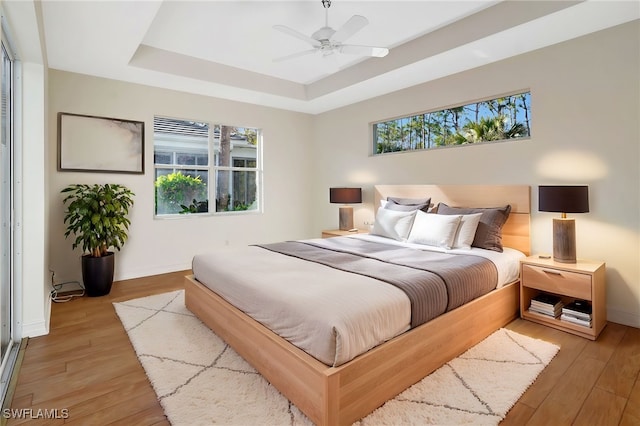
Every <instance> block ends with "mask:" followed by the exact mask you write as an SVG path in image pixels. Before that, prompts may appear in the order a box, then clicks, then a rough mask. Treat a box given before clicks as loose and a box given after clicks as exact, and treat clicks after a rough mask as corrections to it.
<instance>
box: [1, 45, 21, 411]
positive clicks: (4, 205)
mask: <svg viewBox="0 0 640 426" xmlns="http://www.w3.org/2000/svg"><path fill="white" fill-rule="evenodd" d="M7 44H8V43H7V42H6V37H5V34H4V33H3V34H2V43H1V45H0V94H1V97H0V103H1V104H2V105H1V111H2V114H1V116H0V359H1V363H0V398H1V399H0V400H4V399H5V396H6V393H7V388H8V385H9V379H10V377H11V372H12V370H13V367H14V363H15V359H16V355H17V348H18V347H19V339H18V337H17V333H16V329H15V327H14V324H15V322H14V313H15V311H14V300H15V292H14V289H15V287H14V270H13V265H14V238H13V236H14V223H15V220H14V218H13V212H14V208H13V207H14V203H13V200H14V173H13V170H14V169H13V164H14V151H13V150H14V148H15V141H14V93H15V92H14V81H15V79H14V58H13V56H12V55H11V52H10V50H9V49H8V48H7Z"/></svg>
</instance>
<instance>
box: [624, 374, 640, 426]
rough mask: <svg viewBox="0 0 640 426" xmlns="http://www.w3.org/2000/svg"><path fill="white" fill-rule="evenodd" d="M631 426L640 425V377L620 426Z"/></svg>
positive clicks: (630, 396) (639, 376)
mask: <svg viewBox="0 0 640 426" xmlns="http://www.w3.org/2000/svg"><path fill="white" fill-rule="evenodd" d="M631 425H635V426H637V425H640V375H638V378H637V379H636V384H635V385H634V386H633V389H632V391H631V395H629V399H628V401H627V406H626V407H625V409H624V412H623V413H622V419H621V420H620V426H631Z"/></svg>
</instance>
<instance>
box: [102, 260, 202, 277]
mask: <svg viewBox="0 0 640 426" xmlns="http://www.w3.org/2000/svg"><path fill="white" fill-rule="evenodd" d="M189 269H191V262H189V263H177V264H173V265H158V266H152V267H149V268H140V269H135V270H128V271H126V273H123V274H119V275H116V276H115V277H114V281H122V280H130V279H133V278H140V277H149V276H152V275H160V274H168V273H169V272H176V271H186V270H189Z"/></svg>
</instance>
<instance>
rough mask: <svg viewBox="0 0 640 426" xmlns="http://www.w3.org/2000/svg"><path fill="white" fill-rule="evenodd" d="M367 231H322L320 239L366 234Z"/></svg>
mask: <svg viewBox="0 0 640 426" xmlns="http://www.w3.org/2000/svg"><path fill="white" fill-rule="evenodd" d="M368 233H369V231H365V230H364V229H358V230H357V231H353V232H349V231H341V230H340V229H325V230H324V231H322V238H331V237H344V236H345V235H355V234H368Z"/></svg>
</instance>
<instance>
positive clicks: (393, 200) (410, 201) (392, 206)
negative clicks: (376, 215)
mask: <svg viewBox="0 0 640 426" xmlns="http://www.w3.org/2000/svg"><path fill="white" fill-rule="evenodd" d="M430 205H431V197H429V198H400V197H387V204H386V205H385V206H384V208H385V209H388V210H396V211H401V212H411V211H414V210H422V211H423V212H425V213H428V211H429V206H430Z"/></svg>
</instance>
